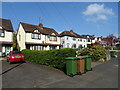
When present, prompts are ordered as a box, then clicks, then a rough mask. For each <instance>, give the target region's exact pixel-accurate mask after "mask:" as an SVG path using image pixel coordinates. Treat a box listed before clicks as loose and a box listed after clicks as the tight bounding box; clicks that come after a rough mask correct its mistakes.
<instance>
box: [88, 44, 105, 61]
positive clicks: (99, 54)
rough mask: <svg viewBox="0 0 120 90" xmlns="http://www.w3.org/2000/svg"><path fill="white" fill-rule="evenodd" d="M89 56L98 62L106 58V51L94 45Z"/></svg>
mask: <svg viewBox="0 0 120 90" xmlns="http://www.w3.org/2000/svg"><path fill="white" fill-rule="evenodd" d="M90 55H92V56H93V60H95V61H98V60H100V59H102V58H104V59H105V58H106V50H105V48H103V47H102V46H101V45H95V46H92V47H91V48H90Z"/></svg>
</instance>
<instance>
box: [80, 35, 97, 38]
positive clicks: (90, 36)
mask: <svg viewBox="0 0 120 90" xmlns="http://www.w3.org/2000/svg"><path fill="white" fill-rule="evenodd" d="M82 36H83V37H84V38H87V36H89V38H90V39H95V36H94V35H82Z"/></svg>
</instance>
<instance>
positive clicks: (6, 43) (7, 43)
mask: <svg viewBox="0 0 120 90" xmlns="http://www.w3.org/2000/svg"><path fill="white" fill-rule="evenodd" d="M0 43H2V45H12V44H13V42H1V41H0Z"/></svg>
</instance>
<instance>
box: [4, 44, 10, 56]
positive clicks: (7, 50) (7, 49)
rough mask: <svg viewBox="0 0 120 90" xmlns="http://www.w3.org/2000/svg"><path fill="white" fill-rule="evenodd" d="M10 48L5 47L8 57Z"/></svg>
mask: <svg viewBox="0 0 120 90" xmlns="http://www.w3.org/2000/svg"><path fill="white" fill-rule="evenodd" d="M10 48H11V47H10V46H6V47H5V54H6V55H8V54H9V52H10Z"/></svg>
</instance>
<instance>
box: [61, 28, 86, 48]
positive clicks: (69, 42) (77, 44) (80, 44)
mask: <svg viewBox="0 0 120 90" xmlns="http://www.w3.org/2000/svg"><path fill="white" fill-rule="evenodd" d="M60 36H61V44H62V45H63V47H62V48H74V49H81V48H86V47H87V43H86V38H83V37H82V36H81V35H79V34H77V33H75V32H74V31H73V30H70V31H64V32H62V33H61V34H60Z"/></svg>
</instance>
